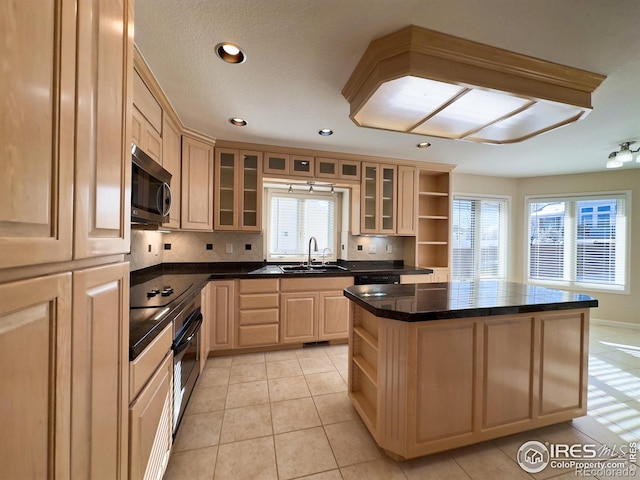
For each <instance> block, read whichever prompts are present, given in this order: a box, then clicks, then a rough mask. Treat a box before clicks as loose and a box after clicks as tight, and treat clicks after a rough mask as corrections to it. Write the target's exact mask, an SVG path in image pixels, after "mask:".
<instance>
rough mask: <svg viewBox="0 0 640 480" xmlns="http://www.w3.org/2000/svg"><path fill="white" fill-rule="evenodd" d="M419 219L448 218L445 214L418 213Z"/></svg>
mask: <svg viewBox="0 0 640 480" xmlns="http://www.w3.org/2000/svg"><path fill="white" fill-rule="evenodd" d="M418 219H419V220H449V217H448V216H446V215H418Z"/></svg>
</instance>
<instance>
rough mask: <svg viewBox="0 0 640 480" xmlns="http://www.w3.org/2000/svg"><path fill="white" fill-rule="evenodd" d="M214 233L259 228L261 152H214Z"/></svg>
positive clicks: (260, 221) (219, 150) (260, 223)
mask: <svg viewBox="0 0 640 480" xmlns="http://www.w3.org/2000/svg"><path fill="white" fill-rule="evenodd" d="M214 211H215V219H214V230H229V231H240V230H243V231H260V229H261V228H262V153H260V152H249V151H240V150H234V149H226V148H218V149H216V162H215V200H214Z"/></svg>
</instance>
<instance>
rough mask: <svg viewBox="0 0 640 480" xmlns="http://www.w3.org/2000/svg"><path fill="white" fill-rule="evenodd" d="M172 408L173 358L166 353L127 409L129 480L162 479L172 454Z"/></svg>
mask: <svg viewBox="0 0 640 480" xmlns="http://www.w3.org/2000/svg"><path fill="white" fill-rule="evenodd" d="M142 355H144V352H143V353H142ZM172 408H173V354H172V353H171V352H169V354H167V355H166V357H165V358H164V360H163V361H162V363H161V364H160V366H159V367H158V368H157V370H156V371H155V373H154V374H153V376H152V377H151V379H149V381H148V383H147V384H146V386H145V387H144V388H143V389H142V391H141V392H140V395H138V397H137V399H136V400H135V401H134V402H133V403H132V404H131V405H130V407H129V477H128V478H129V479H130V480H142V479H147V478H162V475H163V473H164V471H165V469H166V467H167V463H168V461H169V453H170V451H171V443H172V439H171V435H172V428H173V427H172V413H171V412H172Z"/></svg>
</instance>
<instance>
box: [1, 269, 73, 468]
mask: <svg viewBox="0 0 640 480" xmlns="http://www.w3.org/2000/svg"><path fill="white" fill-rule="evenodd" d="M0 298H1V299H2V301H1V302H0V376H1V377H2V383H3V385H11V388H2V390H0V412H2V428H0V465H2V474H1V476H2V477H3V478H11V479H14V478H15V479H18V478H20V479H22V478H34V479H40V478H48V479H63V478H70V463H69V459H70V457H71V455H70V448H69V447H70V438H71V431H70V427H71V422H70V421H69V419H70V415H71V395H70V393H71V273H63V274H60V275H51V276H47V277H40V278H35V279H30V280H25V281H19V282H12V283H9V284H4V285H0Z"/></svg>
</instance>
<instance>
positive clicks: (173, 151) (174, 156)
mask: <svg viewBox="0 0 640 480" xmlns="http://www.w3.org/2000/svg"><path fill="white" fill-rule="evenodd" d="M162 166H163V167H164V168H165V169H166V170H167V171H168V172H169V173H170V174H171V211H170V212H169V222H168V223H165V224H163V226H164V227H169V228H180V208H181V196H182V145H181V142H180V129H179V128H178V127H176V126H175V125H174V124H173V122H172V121H171V120H169V115H166V114H165V115H164V116H163V118H162Z"/></svg>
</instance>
